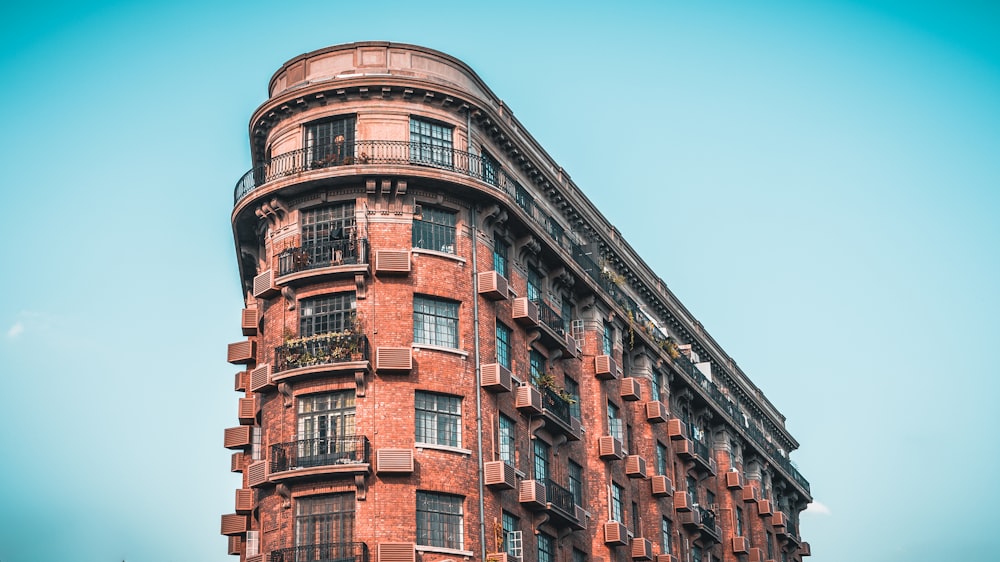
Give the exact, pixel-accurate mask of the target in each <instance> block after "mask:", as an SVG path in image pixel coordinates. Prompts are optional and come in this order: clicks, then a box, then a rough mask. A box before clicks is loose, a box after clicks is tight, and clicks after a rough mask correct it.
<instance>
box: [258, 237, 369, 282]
mask: <svg viewBox="0 0 1000 562" xmlns="http://www.w3.org/2000/svg"><path fill="white" fill-rule="evenodd" d="M369 263H370V262H369V261H368V239H366V238H355V237H345V238H341V239H329V240H322V241H319V242H312V243H309V244H303V245H302V246H297V247H294V248H286V249H285V250H284V251H282V252H281V253H279V254H278V277H277V279H276V280H275V283H277V284H279V285H286V284H294V283H295V282H296V281H299V280H301V279H315V277H317V276H334V275H337V274H353V273H360V272H365V271H368V264H369Z"/></svg>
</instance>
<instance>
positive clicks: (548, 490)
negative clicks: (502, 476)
mask: <svg viewBox="0 0 1000 562" xmlns="http://www.w3.org/2000/svg"><path fill="white" fill-rule="evenodd" d="M518 501H519V502H520V503H521V505H522V506H524V507H525V508H526V509H528V510H530V511H544V512H545V513H547V514H548V515H549V523H550V524H551V525H554V526H555V527H558V528H566V527H568V528H571V529H573V530H577V531H579V530H582V529H586V528H587V527H586V522H585V520H584V517H585V515H584V510H583V508H582V507H580V506H578V505H576V502H574V500H573V493H572V492H570V491H569V490H567V489H566V488H564V487H563V486H562V485H560V484H557V483H556V482H554V481H553V480H522V481H521V484H520V486H519V488H518Z"/></svg>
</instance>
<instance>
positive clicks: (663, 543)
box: [660, 517, 671, 554]
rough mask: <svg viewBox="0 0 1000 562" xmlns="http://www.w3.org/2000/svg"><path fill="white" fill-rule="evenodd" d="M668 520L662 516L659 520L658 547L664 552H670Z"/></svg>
mask: <svg viewBox="0 0 1000 562" xmlns="http://www.w3.org/2000/svg"><path fill="white" fill-rule="evenodd" d="M670 534H671V529H670V520H669V519H667V518H666V517H664V518H663V519H661V520H660V549H661V550H662V551H663V553H664V554H670Z"/></svg>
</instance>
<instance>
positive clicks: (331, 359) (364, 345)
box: [274, 332, 368, 373]
mask: <svg viewBox="0 0 1000 562" xmlns="http://www.w3.org/2000/svg"><path fill="white" fill-rule="evenodd" d="M367 360H368V338H367V337H366V336H365V335H364V334H355V333H353V332H331V333H328V334H319V335H315V336H308V337H305V338H298V339H294V340H289V341H287V342H286V343H285V344H284V345H279V346H278V347H275V348H274V365H275V367H274V368H275V372H279V373H280V372H281V371H287V370H289V369H298V368H301V367H314V366H317V365H331V364H335V363H347V362H352V361H367Z"/></svg>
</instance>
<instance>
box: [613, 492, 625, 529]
mask: <svg viewBox="0 0 1000 562" xmlns="http://www.w3.org/2000/svg"><path fill="white" fill-rule="evenodd" d="M624 494H625V488H622V487H621V486H619V485H618V484H616V483H614V482H612V483H611V521H618V522H619V523H625V504H623V503H622V496H623V495H624Z"/></svg>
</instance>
